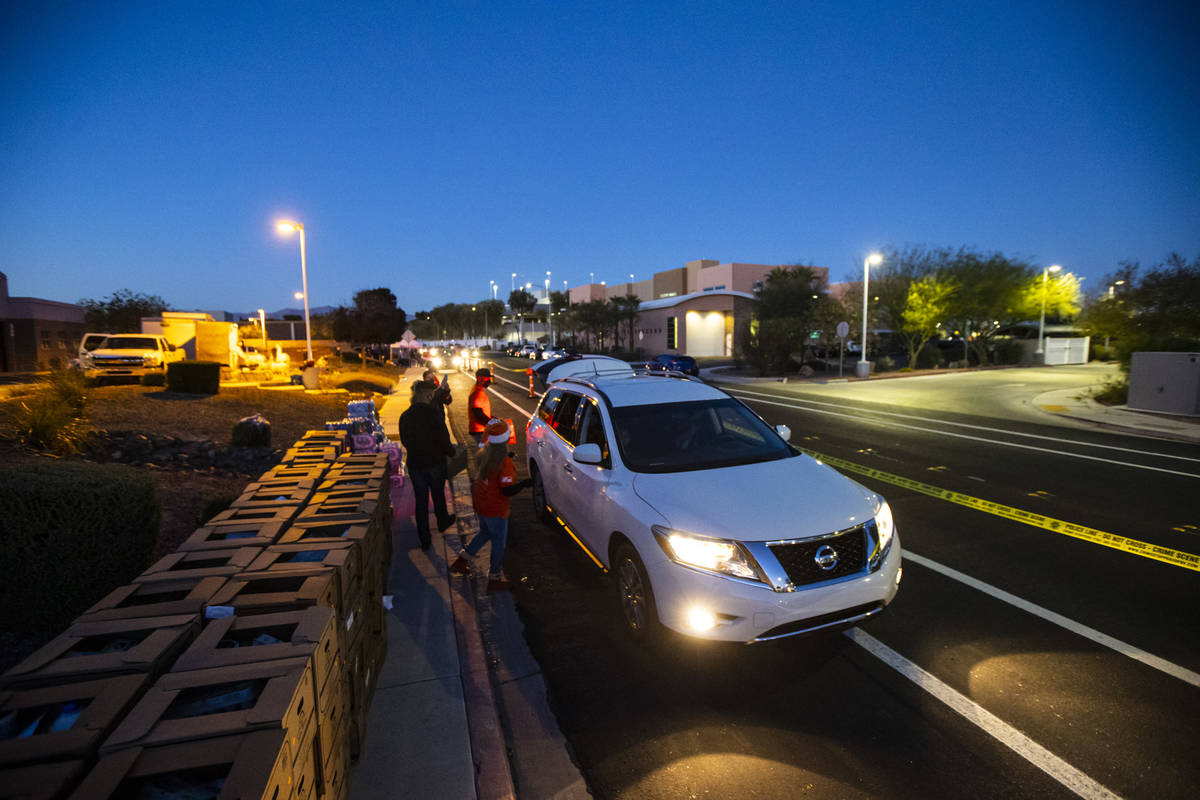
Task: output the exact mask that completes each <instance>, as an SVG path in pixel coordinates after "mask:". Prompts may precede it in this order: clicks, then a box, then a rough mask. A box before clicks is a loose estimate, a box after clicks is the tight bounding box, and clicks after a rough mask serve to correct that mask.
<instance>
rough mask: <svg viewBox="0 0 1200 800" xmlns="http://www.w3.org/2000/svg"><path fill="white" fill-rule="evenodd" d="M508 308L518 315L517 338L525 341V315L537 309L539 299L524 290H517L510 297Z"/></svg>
mask: <svg viewBox="0 0 1200 800" xmlns="http://www.w3.org/2000/svg"><path fill="white" fill-rule="evenodd" d="M508 308H509V310H510V311H512V313H514V314H516V315H517V336H518V337H519V338H520V340H521V341H522V342H524V341H525V315H526V314H528V313H529V312H530V311H533V310H534V309H535V308H537V298H536V297H534V296H533V295H532V294H530V293H529V292H527V291H525V290H524V289H517V290H515V291H514V292H512V294H510V295H509V296H508Z"/></svg>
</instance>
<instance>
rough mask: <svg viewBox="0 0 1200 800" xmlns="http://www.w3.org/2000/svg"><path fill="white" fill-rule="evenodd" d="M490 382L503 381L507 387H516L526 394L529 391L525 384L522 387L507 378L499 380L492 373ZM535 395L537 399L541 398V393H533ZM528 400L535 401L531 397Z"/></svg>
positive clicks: (497, 394)
mask: <svg viewBox="0 0 1200 800" xmlns="http://www.w3.org/2000/svg"><path fill="white" fill-rule="evenodd" d="M492 380H494V381H504V382H505V383H507V384H508V385H509V386H515V387H517V388H518V389H520V390H521V391H522V392H527V391H529V384H525V385H524V386H522V385H521V384H519V383H517V382H516V381H510V380H509V379H508V378H501V377H500V376H498V375H496V374H495V373H494V372H493V373H492ZM494 394H496V396H497V397H500V396H501V395H500V394H499V393H494ZM535 394H536V395H537V396H538V397H541V396H542V393H541V392H535ZM529 399H530V400H533V399H535V398H533V397H531V398H529ZM509 405H512V403H511V402H510V403H509ZM514 407H515V406H514ZM531 416H532V415H531Z"/></svg>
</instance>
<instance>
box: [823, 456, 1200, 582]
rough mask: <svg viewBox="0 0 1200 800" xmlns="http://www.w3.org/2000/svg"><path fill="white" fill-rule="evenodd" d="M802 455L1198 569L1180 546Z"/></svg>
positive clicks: (1199, 561)
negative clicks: (1155, 542) (1167, 545)
mask: <svg viewBox="0 0 1200 800" xmlns="http://www.w3.org/2000/svg"><path fill="white" fill-rule="evenodd" d="M800 450H801V451H802V452H804V453H805V454H806V455H809V456H812V457H813V458H815V459H817V460H818V461H821V462H823V463H825V464H828V465H830V466H831V467H837V468H838V469H844V470H846V471H847V472H853V473H856V474H858V475H865V476H866V477H868V478H875V479H877V480H881V481H885V482H887V483H890V484H892V485H894V486H899V487H901V488H902V489H909V490H910V491H914V492H919V493H920V494H925V495H929V496H930V497H936V498H938V499H939V500H945V501H947V502H950V503H956V504H958V505H960V506H966V507H967V508H971V509H974V510H975V511H983V512H985V513H988V514H993V515H995V516H997V517H1003V518H1004V519H1010V520H1013V521H1014V522H1022V523H1024V524H1026V525H1032V526H1033V527H1035V528H1041V529H1043V530H1047V531H1052V532H1054V533H1061V534H1065V535H1066V536H1071V537H1074V538H1076V539H1082V540H1084V541H1086V542H1092V543H1093V544H1099V545H1103V546H1104V547H1111V548H1113V549H1114V550H1120V551H1121V552H1123V553H1132V554H1134V555H1138V556H1143V557H1144V558H1152V559H1154V560H1155V561H1161V562H1163V563H1165V564H1170V565H1172V566H1175V567H1183V568H1184V569H1190V570H1193V571H1196V572H1200V555H1196V554H1194V553H1185V552H1183V551H1180V550H1173V549H1171V548H1169V547H1160V546H1159V545H1156V544H1150V543H1149V542H1142V541H1139V540H1137V539H1130V538H1129V537H1127V536H1118V535H1117V534H1115V533H1106V532H1104V531H1098V530H1096V529H1095V528H1088V527H1086V526H1084V525H1076V524H1075V523H1073V522H1064V521H1063V520H1060V519H1054V518H1053V517H1047V516H1045V515H1044V514H1036V513H1034V512H1032V511H1025V510H1024V509H1020V508H1013V507H1012V506H1006V505H1002V504H1000V503H994V502H992V501H990V500H984V499H982V498H979V497H972V496H971V495H968V494H962V493H961V492H955V491H951V490H950V489H943V488H941V487H940V486H931V485H930V484H928V483H921V482H920V481H915V480H913V479H911V478H905V477H904V476H902V475H893V474H891V473H890V472H884V471H883V470H879V469H875V468H874V467H868V466H864V465H862V464H855V463H854V462H853V461H846V460H845V459H841V458H837V457H836V456H827V455H824V454H823V453H817V452H815V451H813V450H808V449H805V448H800Z"/></svg>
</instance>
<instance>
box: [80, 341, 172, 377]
mask: <svg viewBox="0 0 1200 800" xmlns="http://www.w3.org/2000/svg"><path fill="white" fill-rule="evenodd" d="M182 360H183V351H182V350H179V349H178V348H176V347H175V345H173V344H170V343H169V342H168V341H167V340H166V339H165V338H164V337H162V336H156V335H153V334H148V333H117V334H111V335H109V336H106V337H105V338H104V340H103V341H101V342H100V343H99V344H98V345H97V346H96V347H95V348H93V349H92V350H91V351H89V352H87V353H85V354H84V355H83V356H81V357H80V359H79V363H80V365H81V366H82V367H83V372H84V374H85V375H87V376H88V377H89V378H95V379H97V380H98V379H102V378H114V377H141V376H142V375H146V374H148V373H152V372H166V369H167V364H170V363H171V362H172V361H182Z"/></svg>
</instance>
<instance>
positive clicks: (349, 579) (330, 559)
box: [246, 541, 363, 609]
mask: <svg viewBox="0 0 1200 800" xmlns="http://www.w3.org/2000/svg"><path fill="white" fill-rule="evenodd" d="M313 565H320V566H322V567H328V568H330V569H333V570H335V571H336V572H337V576H338V586H339V589H340V592H341V595H342V602H341V604H339V605H338V608H339V609H345V608H347V607H348V606H349V605H350V604H351V600H352V598H353V596H355V595H357V594H359V593H361V592H362V580H363V577H362V572H363V568H362V555H361V553H360V548H359V547H358V546H356V545H355V544H354V542H341V541H339V542H327V543H321V542H304V541H301V542H296V543H294V544H275V545H271V546H270V547H268V548H265V549H264V550H262V552H261V553H260V554H259V556H258V558H256V559H255V560H254V561H253V563H251V564H250V565H249V566H248V567H247V569H246V571H247V572H261V571H263V570H272V569H274V570H279V569H286V570H290V569H295V568H297V567H307V566H313Z"/></svg>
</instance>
